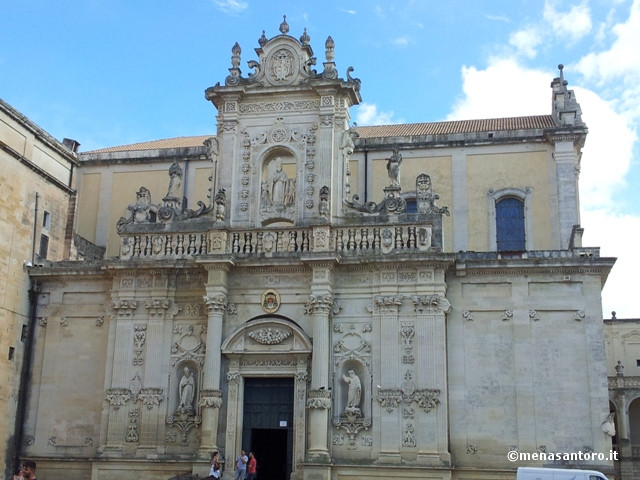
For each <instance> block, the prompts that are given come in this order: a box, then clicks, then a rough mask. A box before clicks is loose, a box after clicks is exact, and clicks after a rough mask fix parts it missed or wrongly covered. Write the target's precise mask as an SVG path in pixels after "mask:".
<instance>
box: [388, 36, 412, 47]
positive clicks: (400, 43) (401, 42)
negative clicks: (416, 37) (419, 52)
mask: <svg viewBox="0 0 640 480" xmlns="http://www.w3.org/2000/svg"><path fill="white" fill-rule="evenodd" d="M391 45H395V46H396V47H406V46H407V45H409V39H408V38H407V37H398V38H394V39H393V40H391Z"/></svg>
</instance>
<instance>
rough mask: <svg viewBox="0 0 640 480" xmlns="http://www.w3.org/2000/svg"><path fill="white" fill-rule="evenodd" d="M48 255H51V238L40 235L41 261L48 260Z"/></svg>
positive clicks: (39, 253) (39, 252)
mask: <svg viewBox="0 0 640 480" xmlns="http://www.w3.org/2000/svg"><path fill="white" fill-rule="evenodd" d="M47 253H49V237H47V236H46V235H45V234H44V233H43V234H41V235H40V250H39V251H38V255H39V256H40V259H42V260H46V259H47Z"/></svg>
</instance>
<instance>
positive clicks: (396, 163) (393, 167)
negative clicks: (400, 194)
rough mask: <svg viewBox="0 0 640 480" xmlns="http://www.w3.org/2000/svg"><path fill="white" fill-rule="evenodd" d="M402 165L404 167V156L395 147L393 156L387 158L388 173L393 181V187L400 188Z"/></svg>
mask: <svg viewBox="0 0 640 480" xmlns="http://www.w3.org/2000/svg"><path fill="white" fill-rule="evenodd" d="M400 165H402V155H401V154H400V152H399V151H398V149H397V148H395V147H394V149H393V155H391V156H390V157H389V158H387V172H388V173H389V178H390V179H391V186H392V187H398V188H400Z"/></svg>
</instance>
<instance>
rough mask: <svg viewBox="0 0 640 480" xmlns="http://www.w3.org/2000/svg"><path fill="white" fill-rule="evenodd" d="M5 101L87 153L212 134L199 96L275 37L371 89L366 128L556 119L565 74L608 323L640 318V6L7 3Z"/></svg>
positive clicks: (0, 83) (117, 0) (0, 77)
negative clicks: (233, 60)
mask: <svg viewBox="0 0 640 480" xmlns="http://www.w3.org/2000/svg"><path fill="white" fill-rule="evenodd" d="M0 12H2V18H3V22H2V23H3V25H2V29H0V98H2V99H3V100H4V101H6V102H8V103H9V104H11V105H12V106H13V107H14V108H16V109H18V110H19V111H21V112H22V113H24V114H25V115H27V116H28V117H29V118H30V119H31V120H33V121H34V122H36V123H37V124H38V125H40V126H41V127H42V128H44V129H45V130H47V131H48V132H49V133H51V134H52V135H53V136H54V137H56V138H58V139H62V138H63V137H69V138H74V139H76V140H78V141H79V142H80V143H81V148H80V149H81V151H88V150H92V149H96V148H100V147H106V146H114V145H123V144H128V143H135V142H140V141H146V140H154V139H160V138H169V137H176V136H182V135H200V134H212V133H215V113H216V112H215V109H214V107H213V106H212V105H211V104H208V103H207V102H206V101H205V99H204V90H205V89H206V88H207V87H209V86H212V85H214V84H215V83H216V82H218V81H220V82H224V78H225V77H226V75H227V74H228V68H230V66H231V64H230V57H231V47H232V46H233V44H234V43H235V42H238V43H239V45H240V46H241V48H242V70H243V74H244V75H246V74H247V73H248V72H249V69H248V68H247V67H246V62H247V61H249V60H254V59H257V56H256V54H255V52H254V49H255V48H256V47H258V43H257V40H258V38H259V37H260V35H261V34H262V31H263V30H264V31H265V34H266V36H267V37H272V36H275V35H277V34H279V31H278V27H279V25H280V23H281V22H282V16H283V15H285V14H286V15H287V23H288V24H289V26H290V29H291V30H290V32H289V35H292V36H295V37H299V36H300V35H301V34H302V33H303V30H304V29H305V28H306V29H307V32H308V34H309V36H310V37H311V46H312V48H313V49H314V52H315V55H316V56H317V57H318V64H319V65H321V62H322V61H323V60H324V42H325V40H326V38H327V37H328V36H331V37H332V38H333V40H334V41H335V45H336V46H335V62H336V64H337V67H338V71H339V73H340V74H341V76H345V73H346V69H347V67H349V66H353V67H354V69H355V70H354V72H353V76H356V77H358V78H360V79H361V80H362V92H361V93H362V98H363V104H361V105H360V106H358V107H355V108H353V110H352V112H351V113H352V119H353V121H355V122H357V124H358V125H372V124H388V123H404V122H429V121H439V120H445V119H473V118H490V117H500V116H517V115H535V114H548V113H550V112H551V90H550V88H549V85H550V82H551V80H552V79H553V77H555V76H557V75H558V69H557V66H558V64H560V63H562V64H564V65H565V68H564V76H565V79H566V80H568V82H569V88H571V89H574V90H575V92H576V96H577V99H578V102H579V103H580V104H581V107H582V111H583V119H584V120H585V121H586V123H587V125H588V127H589V137H588V138H587V143H586V145H585V148H584V154H583V158H582V168H581V174H580V187H581V208H582V212H581V215H582V219H581V222H582V226H583V227H584V228H585V236H584V242H583V244H584V245H585V246H599V247H600V248H601V255H602V256H612V257H618V261H617V263H616V266H615V267H614V269H613V272H612V273H611V275H610V276H609V279H608V281H607V284H606V286H605V289H604V292H603V312H604V317H605V318H608V317H609V316H610V312H611V311H614V310H615V311H616V312H617V317H618V318H640V306H638V305H636V304H635V302H634V295H635V294H637V293H638V290H639V289H638V287H637V285H636V283H635V275H634V274H635V269H636V268H637V267H638V266H639V262H638V257H637V255H636V254H635V252H634V249H635V248H636V245H637V244H638V239H639V238H640V164H639V161H640V147H639V144H640V141H639V138H638V134H639V133H640V128H639V126H640V0H583V1H569V0H449V1H441V0H438V1H436V0H401V1H394V0H387V1H385V2H379V3H378V2H376V0H355V1H350V0H341V1H333V0H325V1H323V2H301V1H299V0H296V1H288V0H287V1H265V0H183V1H180V2H176V1H174V0H153V1H151V0H136V1H131V0H81V1H80V0H65V1H64V2H52V1H50V0H28V1H27V0H25V1H15V0H0Z"/></svg>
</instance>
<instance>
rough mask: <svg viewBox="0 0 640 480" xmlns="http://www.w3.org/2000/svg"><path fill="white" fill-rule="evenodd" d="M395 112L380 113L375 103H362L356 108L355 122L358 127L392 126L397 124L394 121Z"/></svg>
mask: <svg viewBox="0 0 640 480" xmlns="http://www.w3.org/2000/svg"><path fill="white" fill-rule="evenodd" d="M392 118H393V112H378V107H377V106H376V104H375V103H366V102H363V103H361V104H360V105H359V106H358V107H356V114H355V117H354V121H355V122H356V123H357V124H358V125H390V124H392V123H396V122H394V121H393V120H392Z"/></svg>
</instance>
